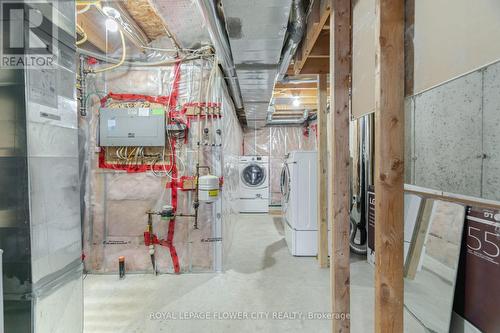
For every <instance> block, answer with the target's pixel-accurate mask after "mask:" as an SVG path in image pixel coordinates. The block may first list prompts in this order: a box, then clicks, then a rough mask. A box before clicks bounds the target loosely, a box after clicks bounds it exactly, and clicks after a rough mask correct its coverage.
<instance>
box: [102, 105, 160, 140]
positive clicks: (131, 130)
mask: <svg viewBox="0 0 500 333" xmlns="http://www.w3.org/2000/svg"><path fill="white" fill-rule="evenodd" d="M99 128H100V131H99V135H100V139H99V145H100V146H102V147H116V146H140V147H163V146H165V110H164V109H162V108H127V109H113V108H102V109H100V111H99Z"/></svg>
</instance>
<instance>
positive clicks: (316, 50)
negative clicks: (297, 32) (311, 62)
mask: <svg viewBox="0 0 500 333" xmlns="http://www.w3.org/2000/svg"><path fill="white" fill-rule="evenodd" d="M329 57H330V32H329V31H325V30H323V31H322V32H321V33H320V35H319V37H318V40H317V41H316V44H314V46H313V48H312V50H311V53H310V54H309V58H329Z"/></svg>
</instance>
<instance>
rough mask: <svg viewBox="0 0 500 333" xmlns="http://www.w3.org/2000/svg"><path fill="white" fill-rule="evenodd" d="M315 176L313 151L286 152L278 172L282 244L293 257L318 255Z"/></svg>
mask: <svg viewBox="0 0 500 333" xmlns="http://www.w3.org/2000/svg"><path fill="white" fill-rule="evenodd" d="M317 173H318V170H317V153H316V151H292V152H290V153H289V154H288V156H287V158H286V160H285V163H284V165H283V169H282V172H281V194H282V206H281V207H282V211H283V219H284V223H283V224H284V229H285V240H286V243H287V245H288V249H289V250H290V253H291V254H292V255H294V256H316V255H317V253H318V246H317V244H318V239H317V238H318V227H317V225H318V224H317V216H318V209H317V203H318V199H317V196H318V194H317V190H316V189H317V182H318V181H317V178H316V175H317Z"/></svg>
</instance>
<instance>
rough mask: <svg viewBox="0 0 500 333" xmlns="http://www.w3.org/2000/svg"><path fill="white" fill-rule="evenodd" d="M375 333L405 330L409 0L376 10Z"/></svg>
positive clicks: (382, 0)
mask: <svg viewBox="0 0 500 333" xmlns="http://www.w3.org/2000/svg"><path fill="white" fill-rule="evenodd" d="M375 13H376V21H375V41H376V57H375V68H376V70H375V193H376V194H375V220H376V226H377V227H376V228H375V332H377V333H391V332H397V333H400V332H403V239H404V238H403V231H404V214H403V209H404V199H403V186H404V83H405V82H404V71H405V68H404V27H405V21H404V18H405V6H404V0H377V1H376V6H375Z"/></svg>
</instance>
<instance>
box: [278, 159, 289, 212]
mask: <svg viewBox="0 0 500 333" xmlns="http://www.w3.org/2000/svg"><path fill="white" fill-rule="evenodd" d="M280 190H281V196H282V198H283V200H284V202H285V203H287V202H288V199H289V198H290V169H289V168H288V164H286V163H285V164H284V165H283V169H282V170H281V179H280Z"/></svg>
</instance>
